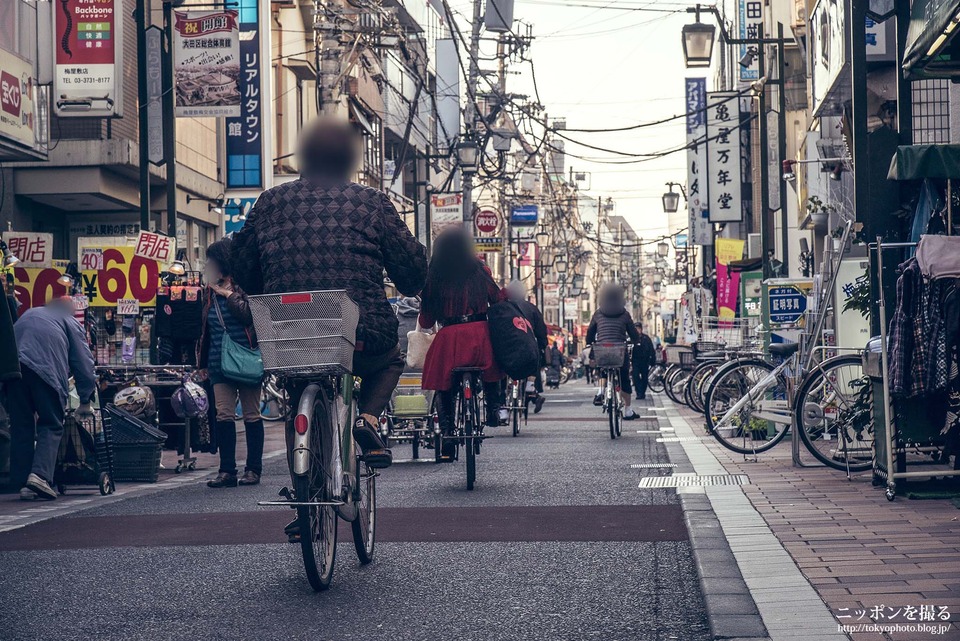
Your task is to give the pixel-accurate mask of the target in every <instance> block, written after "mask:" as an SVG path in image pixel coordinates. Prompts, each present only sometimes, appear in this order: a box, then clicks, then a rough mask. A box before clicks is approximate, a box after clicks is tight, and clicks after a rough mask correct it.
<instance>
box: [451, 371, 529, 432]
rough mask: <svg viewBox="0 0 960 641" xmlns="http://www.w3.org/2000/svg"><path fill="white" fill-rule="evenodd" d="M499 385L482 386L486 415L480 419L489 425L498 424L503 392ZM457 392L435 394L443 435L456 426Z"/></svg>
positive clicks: (497, 382)
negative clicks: (455, 402) (455, 401)
mask: <svg viewBox="0 0 960 641" xmlns="http://www.w3.org/2000/svg"><path fill="white" fill-rule="evenodd" d="M501 383H502V382H501V381H495V382H493V383H484V384H483V398H484V403H485V405H486V414H487V415H486V417H480V418H481V420H485V421H486V423H487V424H489V425H497V424H498V423H499V422H500V419H499V417H498V416H497V413H498V412H499V411H500V406H501V405H502V404H503V391H504V390H503V387H502V384H501ZM523 384H525V381H522V382H521V385H523ZM458 391H459V387H452V388H450V389H449V390H447V391H445V392H437V398H438V399H439V400H438V402H437V418H438V419H439V420H440V429H441V431H443V433H444V434H452V433H453V428H454V426H455V424H456V420H457V417H456V415H455V414H454V412H455V410H456V407H455V404H454V399H456V397H457V394H458Z"/></svg>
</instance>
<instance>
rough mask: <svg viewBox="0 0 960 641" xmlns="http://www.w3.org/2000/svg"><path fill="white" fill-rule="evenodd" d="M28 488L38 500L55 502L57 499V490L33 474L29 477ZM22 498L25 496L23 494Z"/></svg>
mask: <svg viewBox="0 0 960 641" xmlns="http://www.w3.org/2000/svg"><path fill="white" fill-rule="evenodd" d="M27 488H29V489H31V490H33V493H34V494H36V495H37V498H38V499H43V500H45V501H53V500H55V499H56V498H57V492H56V490H54V489H53V488H52V487H50V484H49V483H47V482H46V481H44V480H43V479H42V478H40V477H39V476H37V475H36V474H31V475H30V476H28V477H27ZM20 496H23V493H22V492H21V494H20Z"/></svg>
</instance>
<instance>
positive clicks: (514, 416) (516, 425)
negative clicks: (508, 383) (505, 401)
mask: <svg viewBox="0 0 960 641" xmlns="http://www.w3.org/2000/svg"><path fill="white" fill-rule="evenodd" d="M524 394H526V392H524ZM521 411H522V408H521V407H520V387H519V383H514V384H513V386H512V387H511V388H510V421H511V423H513V435H514V436H519V435H520V412H521Z"/></svg>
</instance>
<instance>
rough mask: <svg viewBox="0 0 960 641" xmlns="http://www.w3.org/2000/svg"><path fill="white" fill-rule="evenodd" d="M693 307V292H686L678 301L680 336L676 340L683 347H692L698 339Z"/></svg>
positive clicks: (694, 304) (694, 303)
mask: <svg viewBox="0 0 960 641" xmlns="http://www.w3.org/2000/svg"><path fill="white" fill-rule="evenodd" d="M695 306H696V302H695V298H694V293H693V292H687V293H686V294H684V295H683V297H682V298H681V299H680V335H679V336H678V337H677V339H678V340H679V341H680V342H681V343H682V344H684V345H692V344H693V343H696V342H697V339H698V338H699V334H698V332H697V318H696V312H695V308H696V307H695Z"/></svg>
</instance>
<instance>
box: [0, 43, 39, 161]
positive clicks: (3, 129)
mask: <svg viewBox="0 0 960 641" xmlns="http://www.w3.org/2000/svg"><path fill="white" fill-rule="evenodd" d="M33 86H34V79H33V67H32V65H31V64H30V63H29V62H27V61H26V60H23V59H21V58H18V57H17V56H15V55H13V54H12V53H9V52H7V51H4V50H3V49H0V134H2V135H4V136H7V137H9V138H12V139H13V140H16V141H17V142H20V143H23V144H25V145H27V146H28V147H34V146H36V144H37V139H36V134H35V131H36V129H35V122H34V121H35V114H34V108H33Z"/></svg>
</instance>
